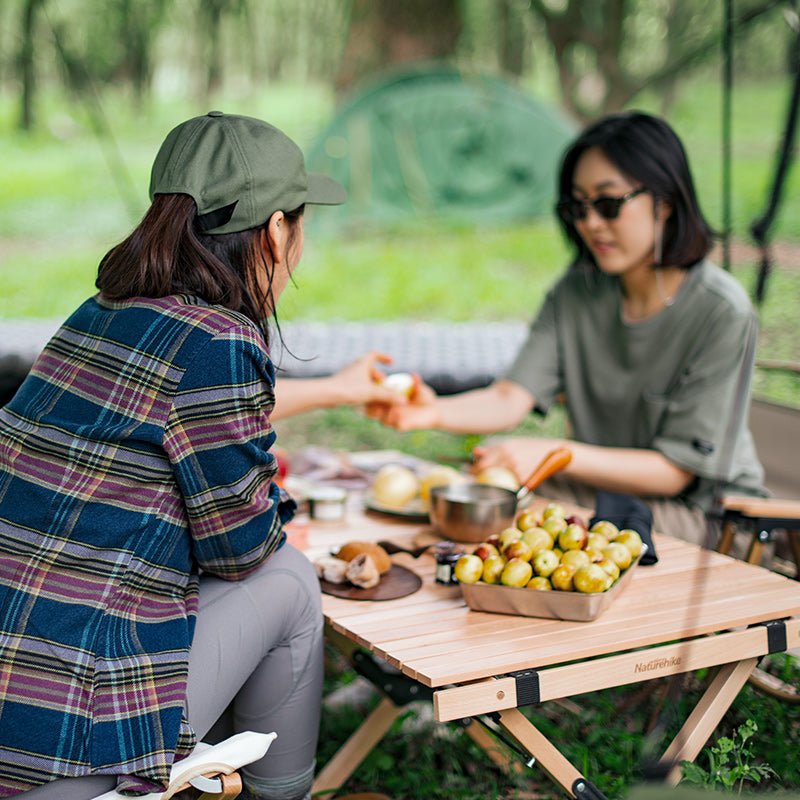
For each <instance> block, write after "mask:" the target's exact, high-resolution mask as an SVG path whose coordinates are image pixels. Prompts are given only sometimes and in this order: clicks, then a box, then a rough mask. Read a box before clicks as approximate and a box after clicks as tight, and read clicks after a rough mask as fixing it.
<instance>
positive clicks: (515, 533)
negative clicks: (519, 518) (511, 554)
mask: <svg viewBox="0 0 800 800" xmlns="http://www.w3.org/2000/svg"><path fill="white" fill-rule="evenodd" d="M521 538H522V531H521V530H520V529H519V528H505V529H503V530H502V531H500V535H499V538H498V548H499V550H500V552H501V553H502V552H503V550H505V549H506V547H508V545H510V544H511V542H516V541H517V539H521Z"/></svg>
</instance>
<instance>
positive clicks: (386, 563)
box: [336, 541, 392, 575]
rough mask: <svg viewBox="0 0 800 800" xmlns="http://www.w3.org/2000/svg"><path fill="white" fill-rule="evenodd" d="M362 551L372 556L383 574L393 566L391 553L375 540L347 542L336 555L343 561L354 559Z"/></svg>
mask: <svg viewBox="0 0 800 800" xmlns="http://www.w3.org/2000/svg"><path fill="white" fill-rule="evenodd" d="M362 553H366V554H367V555H369V556H371V558H372V560H373V561H374V562H375V566H376V567H377V568H378V572H379V573H380V574H381V575H385V574H386V573H387V572H388V571H389V570H390V569H391V568H392V559H391V558H389V554H388V553H387V552H386V551H385V550H384V549H383V548H382V547H381V546H380V545H379V544H375V542H358V541H354V542H347V543H345V544H343V545H342V546H341V547H340V548H339V552H338V553H337V554H336V557H337V558H341V559H342V560H343V561H352V560H353V559H354V558H355V557H356V556H359V555H361V554H362Z"/></svg>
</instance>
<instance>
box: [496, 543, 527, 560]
mask: <svg viewBox="0 0 800 800" xmlns="http://www.w3.org/2000/svg"><path fill="white" fill-rule="evenodd" d="M503 555H504V556H505V557H506V558H507V559H508V560H509V561H511V559H513V558H519V559H521V560H522V561H530V560H531V559H532V558H533V548H532V547H531V546H530V545H529V544H528V543H527V542H526V541H524V540H523V539H517V540H516V541H515V542H511V544H509V545H508V547H506V548H505V549H504V550H503Z"/></svg>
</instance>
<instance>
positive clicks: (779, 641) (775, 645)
mask: <svg viewBox="0 0 800 800" xmlns="http://www.w3.org/2000/svg"><path fill="white" fill-rule="evenodd" d="M758 625H762V626H763V627H765V628H766V629H767V651H768V652H769V653H770V654H771V653H785V652H786V648H787V647H788V643H787V641H786V621H785V620H782V619H771V620H769V622H759V623H758Z"/></svg>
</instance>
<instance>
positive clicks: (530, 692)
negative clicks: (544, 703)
mask: <svg viewBox="0 0 800 800" xmlns="http://www.w3.org/2000/svg"><path fill="white" fill-rule="evenodd" d="M510 675H511V677H512V678H513V679H514V682H515V683H516V689H517V708H519V707H520V706H532V705H535V704H537V703H539V702H541V695H540V693H539V673H538V672H536V670H533V669H524V670H520V671H519V672H512V673H510Z"/></svg>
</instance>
